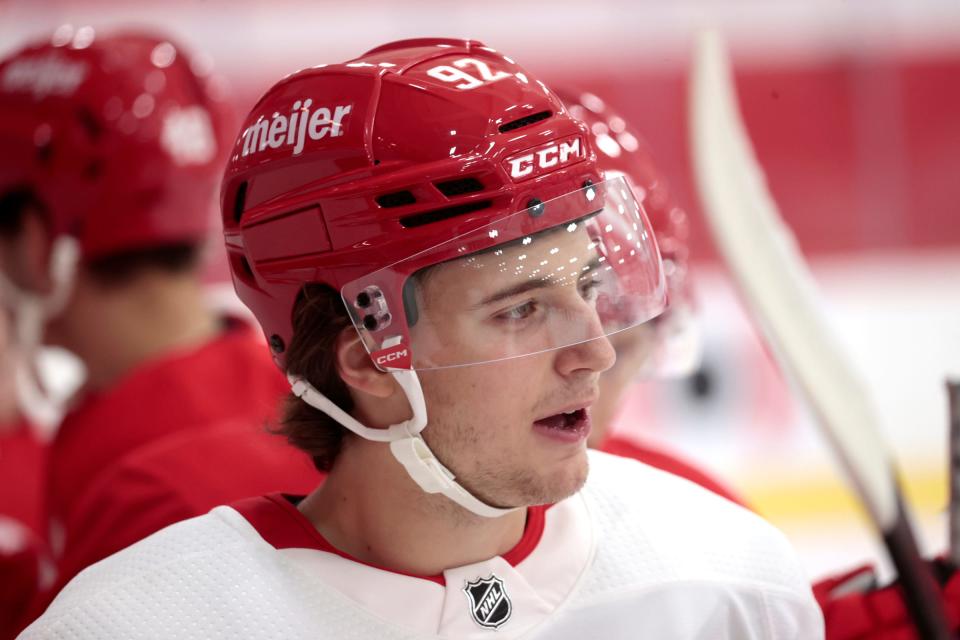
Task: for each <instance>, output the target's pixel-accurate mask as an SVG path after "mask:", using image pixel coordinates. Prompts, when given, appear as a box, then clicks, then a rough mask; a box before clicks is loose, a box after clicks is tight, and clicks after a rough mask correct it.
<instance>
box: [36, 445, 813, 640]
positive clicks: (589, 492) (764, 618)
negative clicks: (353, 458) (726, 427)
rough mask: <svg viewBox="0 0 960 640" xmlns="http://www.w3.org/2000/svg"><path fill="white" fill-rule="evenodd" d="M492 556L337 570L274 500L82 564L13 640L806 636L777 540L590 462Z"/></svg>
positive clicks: (660, 481)
mask: <svg viewBox="0 0 960 640" xmlns="http://www.w3.org/2000/svg"><path fill="white" fill-rule="evenodd" d="M590 462H591V470H590V478H589V480H588V482H587V484H586V486H585V487H584V488H583V490H581V491H580V492H579V493H578V494H576V495H575V496H573V497H571V498H568V499H567V500H564V501H563V502H560V503H558V504H556V505H553V506H552V507H549V508H536V509H531V510H530V512H529V513H530V515H529V516H528V521H527V527H526V532H525V534H524V536H523V539H522V540H521V542H520V543H519V544H518V545H517V547H515V548H514V549H513V550H512V551H510V552H509V553H507V554H505V555H504V556H498V557H494V558H491V559H490V560H487V561H485V562H479V563H475V564H471V565H468V566H463V567H458V568H455V569H450V570H447V571H445V572H444V573H443V575H442V576H433V577H416V576H408V575H402V574H399V573H394V572H391V571H387V570H384V569H380V568H376V567H372V566H369V565H366V564H363V563H361V562H358V561H356V560H353V559H350V558H348V557H345V556H344V555H342V554H341V553H339V552H338V551H336V550H335V549H334V548H333V547H331V546H330V544H329V543H327V542H326V541H325V540H324V539H323V538H322V537H321V536H320V534H319V533H318V532H317V531H316V529H314V528H313V526H312V525H311V524H310V522H309V521H308V520H307V519H306V518H304V517H303V516H302V515H301V514H300V513H299V512H298V511H297V509H296V507H295V506H294V505H293V504H292V503H291V502H290V501H289V500H287V499H285V498H284V497H281V496H268V497H262V498H253V499H250V500H247V501H243V502H241V503H237V504H236V505H234V506H233V507H217V508H216V509H214V510H213V511H211V512H210V513H209V514H207V515H204V516H200V517H198V518H193V519H191V520H186V521H184V522H180V523H177V524H175V525H173V526H170V527H168V528H166V529H164V530H163V531H160V532H159V533H156V534H154V535H152V536H150V537H149V538H147V539H145V540H142V541H141V542H139V543H137V544H135V545H133V546H132V547H130V548H128V549H126V550H124V551H121V552H120V553H117V554H116V555H114V556H111V557H110V558H107V559H106V560H104V561H102V562H100V563H98V564H96V565H94V566H92V567H90V568H88V569H87V570H85V571H84V572H83V573H81V574H80V575H79V576H77V578H76V579H75V580H73V582H71V583H70V584H69V585H68V586H67V587H66V589H64V590H63V592H61V594H60V595H59V596H58V597H57V599H56V601H54V603H53V604H52V605H51V607H50V608H49V610H48V611H47V612H46V613H45V614H44V615H43V616H42V617H41V618H40V619H39V620H38V621H37V622H35V623H34V624H33V625H32V626H31V627H29V628H28V629H27V630H26V631H25V632H24V633H23V634H22V635H21V638H23V640H34V639H40V638H43V639H53V638H56V639H58V640H73V639H81V638H83V639H94V638H98V639H99V638H103V639H111V640H112V639H115V638H165V639H169V640H181V639H183V640H186V639H188V638H189V639H194V638H195V639H204V640H208V639H220V638H222V639H224V640H227V639H230V640H233V639H235V638H252V639H255V640H266V639H268V638H276V639H277V640H280V639H283V640H290V639H294V638H303V639H305V640H306V639H308V638H309V639H312V640H321V639H327V638H330V639H333V638H336V639H338V640H352V639H360V638H365V639H366V638H370V639H377V640H401V639H403V640H406V639H410V640H413V639H419V638H422V639H426V638H444V639H450V640H453V639H457V640H461V639H464V640H473V639H477V640H480V639H488V638H491V639H492V638H496V639H498V640H502V639H514V638H524V639H530V640H533V639H547V638H549V639H550V640H568V639H569V640H574V639H576V640H584V639H596V640H619V639H627V638H629V639H635V638H650V639H656V640H671V639H689V640H693V639H702V640H724V639H731V640H733V639H736V640H750V639H753V638H767V639H773V638H777V639H787V638H802V639H803V640H816V639H818V638H822V637H823V622H822V617H821V614H820V609H819V607H818V606H817V603H816V602H815V600H814V599H813V596H812V594H811V590H810V586H809V583H808V581H807V580H806V579H805V578H804V576H803V574H802V573H801V571H800V569H799V567H798V564H797V561H796V559H795V557H794V553H793V551H792V550H791V548H790V545H789V544H788V543H787V541H786V540H785V538H784V537H783V536H782V535H781V534H780V533H779V532H778V531H777V530H775V529H774V528H773V527H771V526H770V525H769V524H767V523H766V522H764V521H763V520H762V519H760V518H759V517H757V516H756V515H754V514H753V513H751V512H749V511H747V510H745V509H743V508H741V507H739V506H736V505H734V504H733V503H731V502H728V501H727V500H724V499H723V498H719V497H717V496H716V495H714V494H712V493H710V492H708V491H706V490H704V489H701V488H700V487H698V486H697V485H694V484H693V483H691V482H688V481H686V480H683V479H681V478H678V477H676V476H672V475H670V474H667V473H665V472H662V471H659V470H657V469H654V468H652V467H648V466H645V465H642V464H640V463H639V462H636V461H633V460H628V459H624V458H616V457H613V456H609V455H606V454H601V453H596V452H591V454H590Z"/></svg>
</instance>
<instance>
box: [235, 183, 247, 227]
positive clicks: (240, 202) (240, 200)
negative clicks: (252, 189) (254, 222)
mask: <svg viewBox="0 0 960 640" xmlns="http://www.w3.org/2000/svg"><path fill="white" fill-rule="evenodd" d="M246 205H247V181H246V180H244V181H243V182H241V183H240V186H239V187H237V196H236V198H234V200H233V221H234V222H237V223H239V222H240V218H241V217H242V216H243V208H244V207H245V206H246Z"/></svg>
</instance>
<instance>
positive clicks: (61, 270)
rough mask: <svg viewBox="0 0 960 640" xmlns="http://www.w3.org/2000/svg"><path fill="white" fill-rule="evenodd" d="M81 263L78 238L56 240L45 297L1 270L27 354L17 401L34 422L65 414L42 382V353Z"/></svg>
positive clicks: (0, 283) (0, 290)
mask: <svg viewBox="0 0 960 640" xmlns="http://www.w3.org/2000/svg"><path fill="white" fill-rule="evenodd" d="M79 262H80V244H79V243H78V242H77V240H76V238H74V237H72V236H66V235H62V236H59V237H57V238H56V239H54V241H53V244H52V246H51V247H50V266H49V275H50V280H51V283H52V285H53V286H52V289H51V291H50V293H49V294H47V295H45V296H42V295H37V294H35V293H32V292H30V291H26V290H24V289H22V288H20V287H19V286H17V284H16V283H14V282H13V281H12V280H10V279H9V278H8V277H7V275H6V274H5V273H3V272H2V271H0V295H2V296H3V297H4V298H6V299H7V301H8V302H7V303H6V304H8V305H9V306H10V307H11V309H12V310H13V316H14V318H13V324H14V336H15V341H16V345H17V348H19V349H20V351H21V353H22V354H23V359H22V362H21V363H20V364H19V365H18V367H17V371H16V383H17V384H16V391H17V402H18V405H19V406H20V409H21V410H23V412H24V413H26V414H27V416H28V417H29V418H30V419H31V420H33V421H35V422H37V423H40V424H43V425H48V426H49V425H50V424H52V423H55V422H57V421H58V420H59V418H60V416H61V415H62V413H63V412H62V409H61V407H60V404H61V403H60V402H58V401H57V400H55V399H54V397H53V395H52V394H50V393H49V391H48V390H47V388H46V385H44V384H43V381H42V380H41V377H40V373H39V365H38V355H39V353H38V352H39V349H40V344H41V342H42V341H43V330H44V328H45V326H46V324H47V321H48V320H49V319H50V318H53V317H56V316H57V315H58V314H60V312H61V311H63V309H64V307H65V306H66V305H67V302H68V301H69V299H70V293H71V292H72V290H73V283H74V278H75V276H76V273H77V264H78V263H79Z"/></svg>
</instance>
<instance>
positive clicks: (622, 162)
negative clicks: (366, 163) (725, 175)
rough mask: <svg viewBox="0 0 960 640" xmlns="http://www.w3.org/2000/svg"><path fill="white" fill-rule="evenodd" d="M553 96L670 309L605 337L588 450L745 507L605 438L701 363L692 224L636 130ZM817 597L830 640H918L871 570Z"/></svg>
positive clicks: (950, 592)
mask: <svg viewBox="0 0 960 640" xmlns="http://www.w3.org/2000/svg"><path fill="white" fill-rule="evenodd" d="M557 93H558V95H559V96H560V98H561V100H563V102H564V104H565V105H566V106H567V108H568V109H569V110H570V113H571V115H573V116H574V117H576V118H578V119H579V120H582V121H583V122H584V123H585V124H586V125H587V127H588V128H589V130H590V135H591V136H592V139H593V141H594V145H595V146H596V149H597V160H598V164H599V166H600V168H601V169H602V170H603V171H604V173H605V177H607V178H609V177H611V176H616V175H624V176H626V178H627V180H628V181H629V182H630V184H631V186H632V187H633V188H634V190H635V192H636V195H637V198H638V199H640V200H641V201H642V203H643V206H644V209H645V211H646V213H647V215H648V217H649V219H650V223H651V227H652V228H653V231H654V234H655V236H656V238H657V244H658V245H659V248H660V253H661V254H662V256H663V262H664V271H665V273H666V277H667V289H668V293H669V306H668V308H667V310H666V311H665V312H664V313H663V314H661V315H660V316H658V317H657V318H655V319H654V320H653V321H652V322H649V323H646V324H643V325H641V326H639V327H635V328H633V329H630V330H628V331H623V332H620V333H618V334H616V335H613V336H610V343H611V344H612V345H613V347H614V349H616V351H617V362H616V363H615V364H614V366H613V367H611V368H610V369H608V370H607V371H604V372H603V373H602V374H601V376H600V397H599V399H598V401H597V404H596V405H595V407H594V412H593V416H594V417H593V429H592V431H591V433H590V437H589V439H588V443H589V444H590V446H592V447H596V448H599V449H601V450H603V451H607V452H609V453H614V454H616V455H621V456H626V457H630V458H635V459H637V460H640V461H641V462H645V463H646V464H650V465H652V466H655V467H658V468H660V469H664V470H665V471H669V472H671V473H674V474H676V475H679V476H682V477H684V478H687V479H689V480H692V481H694V482H696V483H697V484H699V485H701V486H703V487H705V488H707V489H710V490H711V491H713V492H714V493H717V494H719V495H722V496H724V497H726V498H728V499H730V500H733V501H734V502H738V503H740V504H744V502H743V500H742V499H740V498H739V497H738V496H736V495H735V494H733V493H732V492H731V491H730V490H729V489H728V488H727V487H725V486H724V485H723V484H722V483H721V482H720V481H718V480H717V479H715V478H713V477H712V476H710V475H709V474H708V473H707V472H705V471H703V470H701V469H698V468H697V467H696V466H694V465H692V464H690V463H688V462H686V461H684V460H682V459H681V458H679V457H677V456H676V455H675V454H673V453H672V452H667V451H663V450H661V449H658V448H654V447H651V446H649V445H647V444H645V443H643V442H640V441H638V440H636V439H628V438H626V437H624V436H622V435H619V434H611V433H610V428H611V426H612V422H613V419H614V417H615V416H616V415H617V412H618V410H619V408H620V406H621V403H622V401H623V396H624V393H625V392H626V391H627V390H628V389H629V386H630V385H631V384H633V383H634V382H635V381H636V380H637V379H638V378H639V377H644V378H656V377H664V376H667V377H669V376H675V375H682V374H686V373H691V372H692V370H693V368H694V367H695V365H696V363H697V356H698V346H699V339H698V336H697V335H696V332H697V327H696V325H695V323H694V322H693V291H692V287H691V286H690V280H689V278H688V248H687V242H686V238H687V232H688V229H687V226H688V223H687V219H686V214H685V213H684V212H683V210H682V209H679V208H677V207H676V206H675V205H674V203H673V200H672V198H671V197H670V195H669V192H668V189H667V184H666V181H665V179H664V177H663V176H662V175H661V174H660V172H659V170H658V169H657V168H656V165H655V164H654V162H653V157H652V155H651V153H650V151H649V150H648V149H647V148H646V147H645V146H644V143H643V140H642V138H641V136H640V135H639V134H638V133H637V131H636V130H635V129H633V128H632V127H630V126H629V124H627V123H626V122H625V121H624V119H623V118H621V117H620V116H619V115H618V114H617V113H615V112H614V111H613V110H612V109H610V107H609V106H608V105H606V103H605V102H604V101H603V100H602V99H601V98H600V97H598V96H595V95H593V94H589V93H583V92H575V91H570V90H561V91H558V92H557ZM934 567H935V572H934V573H935V575H937V577H938V578H939V579H940V581H941V584H942V586H943V588H944V602H945V604H946V607H947V610H948V613H949V614H950V615H951V616H952V624H953V625H954V626H953V630H954V631H958V630H960V579H955V576H954V572H955V569H954V568H953V567H951V566H950V564H949V563H948V562H946V561H943V560H938V561H936V562H935V563H934ZM813 591H814V594H815V595H816V597H817V600H818V602H819V603H820V605H821V607H822V609H823V612H824V617H825V621H826V637H827V639H828V640H854V639H859V640H863V639H866V638H887V639H890V638H903V639H907V638H914V637H916V636H915V632H914V630H913V629H912V627H911V623H910V620H909V617H908V615H907V611H906V608H905V607H904V605H903V601H902V598H901V597H900V595H899V593H898V591H897V586H896V585H895V584H894V585H888V586H885V587H883V588H881V587H879V585H878V584H877V581H876V576H875V574H874V571H873V569H872V567H869V566H861V567H857V568H855V569H851V570H848V571H846V572H844V573H841V574H838V575H836V576H832V577H829V578H826V579H822V580H820V581H819V582H817V583H815V584H814V585H813Z"/></svg>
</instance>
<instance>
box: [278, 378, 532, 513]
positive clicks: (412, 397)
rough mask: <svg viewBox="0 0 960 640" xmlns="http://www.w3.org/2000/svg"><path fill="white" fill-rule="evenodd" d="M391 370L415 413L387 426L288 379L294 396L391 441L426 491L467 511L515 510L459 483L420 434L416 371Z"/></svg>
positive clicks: (363, 433)
mask: <svg viewBox="0 0 960 640" xmlns="http://www.w3.org/2000/svg"><path fill="white" fill-rule="evenodd" d="M390 374H391V375H392V376H393V377H394V378H395V379H396V380H397V382H398V383H399V384H400V388H402V389H403V392H404V394H405V395H406V397H407V402H409V403H410V408H411V410H412V411H413V417H412V418H411V419H409V420H406V421H404V422H400V423H398V424H394V425H390V426H389V427H387V428H386V429H371V428H370V427H367V426H366V425H363V424H361V423H360V422H359V421H358V420H357V419H356V418H354V417H353V416H351V415H350V414H348V413H347V412H346V411H344V410H343V409H341V408H340V407H338V406H337V405H336V404H334V403H333V402H331V401H330V399H329V398H327V397H326V396H325V395H323V394H322V393H320V392H319V391H317V389H316V388H314V387H313V385H311V384H310V383H309V382H307V381H306V380H304V379H302V378H298V377H296V376H293V375H287V380H288V381H289V382H290V386H291V387H292V389H293V394H294V395H295V396H297V397H298V398H300V399H301V400H303V401H304V402H306V403H307V404H309V405H310V406H311V407H313V408H314V409H318V410H320V411H322V412H324V413H325V414H327V415H328V416H330V417H331V418H333V419H334V420H336V421H337V422H339V423H340V424H342V425H343V426H344V427H346V428H347V429H349V430H350V431H352V432H354V433H355V434H357V435H358V436H360V437H361V438H364V439H366V440H371V441H374V442H389V443H390V452H391V453H392V454H393V457H394V458H396V459H397V461H398V462H399V463H400V464H401V465H403V468H404V469H406V471H407V473H408V474H409V475H410V477H411V478H413V481H414V482H416V483H417V486H419V487H420V488H421V489H423V490H424V491H425V492H427V493H440V494H442V495H444V496H446V497H447V498H449V499H450V500H453V501H454V502H456V503H457V504H458V505H460V506H461V507H463V508H464V509H466V510H467V511H470V512H471V513H474V514H476V515H478V516H482V517H484V518H498V517H500V516H503V515H506V514H508V513H511V512H513V511H516V508H510V509H501V508H498V507H491V506H490V505H488V504H484V503H483V502H481V501H480V500H478V499H477V498H476V497H475V496H473V495H471V494H470V493H469V492H468V491H467V490H466V489H464V488H463V487H462V486H461V485H460V484H459V483H457V481H456V480H455V478H454V475H453V473H451V472H450V470H449V469H447V468H446V467H445V466H443V464H441V463H440V461H439V460H437V457H436V456H435V455H433V452H432V451H430V447H429V446H427V443H426V441H424V439H423V438H422V437H420V432H421V431H423V428H424V427H426V426H427V406H426V401H425V400H424V397H423V389H422V388H421V387H420V378H418V377H417V372H416V371H412V370H406V369H404V370H399V369H396V370H393V371H391V372H390Z"/></svg>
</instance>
